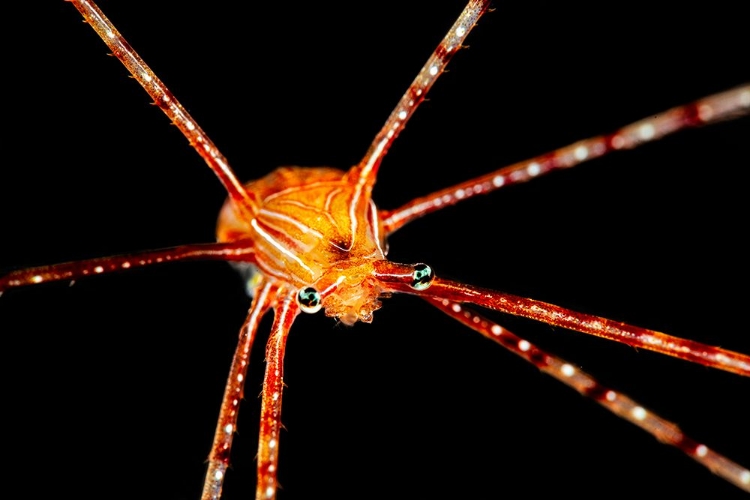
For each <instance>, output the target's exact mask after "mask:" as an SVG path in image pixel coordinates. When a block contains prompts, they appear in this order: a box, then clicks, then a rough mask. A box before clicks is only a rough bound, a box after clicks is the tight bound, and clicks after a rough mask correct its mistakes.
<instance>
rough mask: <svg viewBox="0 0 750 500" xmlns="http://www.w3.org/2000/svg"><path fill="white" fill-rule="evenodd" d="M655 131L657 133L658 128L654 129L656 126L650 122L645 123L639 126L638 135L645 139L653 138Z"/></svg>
mask: <svg viewBox="0 0 750 500" xmlns="http://www.w3.org/2000/svg"><path fill="white" fill-rule="evenodd" d="M655 133H656V130H655V129H654V126H653V125H651V124H650V123H644V124H643V125H641V126H640V127H638V137H640V138H641V139H643V140H644V141H648V140H649V139H653V138H654V134H655Z"/></svg>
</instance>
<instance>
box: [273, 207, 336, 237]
mask: <svg viewBox="0 0 750 500" xmlns="http://www.w3.org/2000/svg"><path fill="white" fill-rule="evenodd" d="M258 213H259V214H261V215H265V216H266V217H268V218H270V219H278V220H283V221H284V222H288V223H289V224H291V225H293V226H294V227H296V228H297V229H299V230H300V231H302V232H303V233H304V234H312V235H313V236H315V237H316V238H319V239H322V238H323V234H322V233H321V232H320V231H316V230H315V229H312V228H311V227H310V226H306V225H304V224H302V223H301V222H300V221H298V220H297V219H295V218H293V217H289V216H288V215H286V214H282V213H279V212H276V211H274V210H268V209H267V208H261V209H260V211H259V212H258Z"/></svg>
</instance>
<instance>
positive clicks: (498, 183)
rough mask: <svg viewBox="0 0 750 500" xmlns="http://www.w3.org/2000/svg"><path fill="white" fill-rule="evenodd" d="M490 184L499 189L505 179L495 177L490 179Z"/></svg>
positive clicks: (500, 176) (498, 176) (499, 176)
mask: <svg viewBox="0 0 750 500" xmlns="http://www.w3.org/2000/svg"><path fill="white" fill-rule="evenodd" d="M492 184H493V185H494V186H495V187H498V188H499V187H500V186H502V185H503V184H505V177H503V176H502V175H496V176H495V177H493V178H492Z"/></svg>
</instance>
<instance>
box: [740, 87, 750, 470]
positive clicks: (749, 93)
mask: <svg viewBox="0 0 750 500" xmlns="http://www.w3.org/2000/svg"><path fill="white" fill-rule="evenodd" d="M748 94H750V93H748ZM740 482H741V483H742V484H750V470H743V471H742V474H740Z"/></svg>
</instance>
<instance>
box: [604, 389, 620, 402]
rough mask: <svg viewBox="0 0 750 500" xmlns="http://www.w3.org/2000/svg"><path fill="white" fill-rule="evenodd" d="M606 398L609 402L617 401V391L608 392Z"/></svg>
mask: <svg viewBox="0 0 750 500" xmlns="http://www.w3.org/2000/svg"><path fill="white" fill-rule="evenodd" d="M604 397H605V398H606V399H607V401H610V402H611V401H614V400H615V399H617V393H616V392H615V391H607V394H605V395H604Z"/></svg>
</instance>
